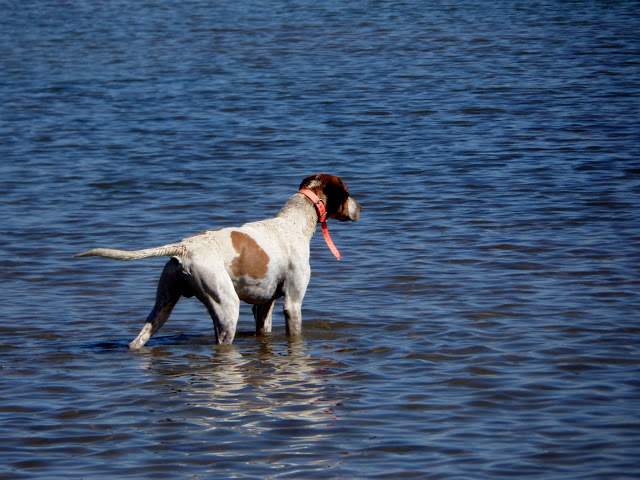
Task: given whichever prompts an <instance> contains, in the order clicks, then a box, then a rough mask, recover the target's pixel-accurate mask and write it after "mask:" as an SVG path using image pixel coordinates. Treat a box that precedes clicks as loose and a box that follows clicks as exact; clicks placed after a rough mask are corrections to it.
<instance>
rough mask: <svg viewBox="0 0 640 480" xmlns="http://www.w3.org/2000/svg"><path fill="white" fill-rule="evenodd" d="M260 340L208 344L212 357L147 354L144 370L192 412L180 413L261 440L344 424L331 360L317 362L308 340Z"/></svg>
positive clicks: (150, 351) (160, 352) (164, 352)
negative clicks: (271, 434) (272, 434)
mask: <svg viewBox="0 0 640 480" xmlns="http://www.w3.org/2000/svg"><path fill="white" fill-rule="evenodd" d="M255 342H256V343H253V344H251V345H248V346H247V348H246V349H245V348H243V347H244V345H241V346H237V345H231V346H210V347H205V346H203V349H206V348H209V350H208V354H205V353H207V352H205V351H203V350H202V349H201V350H200V351H198V353H186V352H185V351H181V352H175V351H173V349H175V346H174V347H173V349H163V348H154V349H148V350H146V351H145V352H142V357H143V358H144V361H143V363H142V364H141V366H142V368H143V369H144V370H145V372H147V374H149V375H153V376H159V380H160V381H161V382H162V383H163V384H165V385H166V384H167V382H168V386H169V387H170V389H171V391H173V392H175V393H177V394H178V395H179V396H180V398H181V400H182V401H183V402H184V404H185V407H186V408H185V410H184V411H182V412H180V411H178V412H176V414H177V415H185V416H188V417H189V419H190V421H191V422H194V421H195V422H196V423H198V424H199V425H201V426H203V427H206V428H220V427H221V426H225V427H228V428H232V429H234V430H236V431H238V432H240V433H245V434H259V433H261V432H263V431H265V430H269V431H273V430H274V429H285V430H286V429H289V430H292V431H297V430H298V429H308V428H309V427H320V426H329V425H331V424H332V423H333V422H335V421H337V420H339V416H338V414H337V412H336V409H337V406H339V405H340V404H341V403H342V400H341V398H340V394H339V391H338V389H337V388H336V386H335V385H333V384H332V382H331V376H332V374H331V372H332V371H333V368H332V367H334V365H333V363H335V362H334V361H333V360H331V359H328V358H323V357H320V358H317V357H313V356H311V355H310V354H309V349H308V348H307V344H306V342H304V341H299V342H286V341H285V340H284V339H282V338H277V339H273V338H272V337H265V338H262V339H256V341H255ZM245 343H246V342H245ZM192 346H193V345H191V347H192ZM172 352H173V353H172ZM194 409H196V410H197V412H194ZM194 413H195V414H194ZM306 435H308V433H306V434H305V436H306ZM316 435H317V432H316V433H314V436H316Z"/></svg>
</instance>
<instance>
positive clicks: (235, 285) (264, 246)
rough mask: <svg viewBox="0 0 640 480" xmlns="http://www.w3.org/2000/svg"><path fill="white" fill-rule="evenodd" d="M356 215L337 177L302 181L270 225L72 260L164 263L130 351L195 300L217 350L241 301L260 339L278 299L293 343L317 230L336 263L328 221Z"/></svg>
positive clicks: (229, 336)
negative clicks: (210, 328)
mask: <svg viewBox="0 0 640 480" xmlns="http://www.w3.org/2000/svg"><path fill="white" fill-rule="evenodd" d="M361 209H362V207H361V205H360V204H359V203H358V202H356V201H355V200H354V199H353V198H351V196H350V195H349V189H348V188H347V186H346V185H345V183H344V182H343V181H342V180H341V179H340V178H338V177H336V176H333V175H327V174H317V175H312V176H309V177H307V178H305V179H304V180H303V181H302V183H301V184H300V188H299V190H298V192H297V193H295V194H294V195H293V196H292V197H291V198H290V199H289V201H288V202H287V203H286V204H285V205H284V207H282V209H281V210H280V212H279V213H278V214H277V215H276V216H275V217H273V218H269V219H266V220H261V221H258V222H252V223H246V224H245V225H243V226H241V227H230V228H222V229H219V230H208V231H205V232H202V233H200V234H197V235H194V236H191V237H187V238H185V239H183V240H182V241H180V242H178V243H170V244H167V245H163V246H160V247H155V248H149V249H144V250H134V251H126V250H114V249H108V248H95V249H92V250H89V251H86V252H83V253H79V254H77V255H76V257H92V256H97V257H106V258H113V259H116V260H137V259H141V258H148V257H164V256H167V257H170V260H169V261H168V262H167V264H166V265H165V267H164V269H163V271H162V274H161V276H160V281H159V282H158V289H157V292H156V301H155V305H154V307H153V309H152V310H151V313H150V314H149V316H148V317H147V319H146V322H145V324H144V326H143V327H142V330H141V331H140V333H139V334H138V336H137V337H136V338H135V339H134V340H133V341H132V342H131V343H130V344H129V348H130V349H139V348H141V347H142V346H144V345H145V343H147V341H148V340H149V338H151V336H152V335H153V334H155V333H156V332H157V331H158V330H159V329H160V328H161V327H162V325H164V323H165V322H166V321H167V319H168V318H169V315H170V314H171V311H172V310H173V307H174V306H175V305H176V303H177V302H178V300H179V299H180V297H183V296H184V297H188V298H189V297H193V296H195V297H196V298H197V299H198V300H200V301H201V302H202V303H203V304H204V305H205V307H206V308H207V311H208V312H209V315H211V318H212V320H213V325H214V329H215V334H216V343H218V344H231V343H232V342H233V339H234V336H235V333H236V325H237V323H238V316H239V307H240V301H243V302H246V303H248V304H251V305H253V307H252V311H253V316H254V319H255V324H256V333H257V334H259V335H260V334H266V333H269V332H271V314H272V311H273V305H274V303H275V301H276V299H278V298H280V297H284V317H285V322H286V332H287V335H289V336H291V337H294V336H297V335H300V333H301V332H302V299H303V297H304V294H305V292H306V290H307V285H308V284H309V279H310V277H311V267H310V265H309V253H310V248H309V246H310V242H311V237H312V236H313V234H314V232H315V231H316V227H317V225H318V223H321V225H322V232H323V234H324V237H325V240H326V242H327V245H328V246H329V247H330V248H331V250H332V252H333V253H334V255H336V257H337V258H338V259H339V258H340V253H339V252H338V250H337V249H336V248H335V246H334V245H333V242H332V241H331V237H330V236H329V231H328V227H327V223H326V222H327V218H333V219H336V220H340V221H353V222H355V221H357V220H358V218H359V217H360V211H361Z"/></svg>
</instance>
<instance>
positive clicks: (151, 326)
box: [129, 258, 190, 350]
mask: <svg viewBox="0 0 640 480" xmlns="http://www.w3.org/2000/svg"><path fill="white" fill-rule="evenodd" d="M184 275H185V274H184V271H183V269H182V265H181V264H180V261H179V260H178V259H177V258H172V259H171V260H169V262H167V264H166V265H165V267H164V270H163V271H162V275H160V281H159V282H158V289H157V291H156V303H155V305H154V306H153V310H151V313H150V314H149V316H148V317H147V321H146V322H145V324H144V326H143V327H142V330H140V333H139V334H138V336H137V337H136V338H135V340H133V341H132V342H131V343H130V344H129V348H130V349H133V350H136V349H138V348H141V347H142V346H143V345H144V344H145V343H147V341H148V340H149V338H151V336H152V335H153V334H154V333H156V332H157V331H158V330H160V328H161V327H162V325H164V322H166V321H167V319H168V318H169V315H171V311H172V310H173V307H174V306H175V305H176V303H178V300H180V296H181V295H182V294H183V293H184V294H187V292H185V288H186V287H187V285H186V282H185V279H184ZM187 296H190V295H187Z"/></svg>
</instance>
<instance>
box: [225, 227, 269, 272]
mask: <svg viewBox="0 0 640 480" xmlns="http://www.w3.org/2000/svg"><path fill="white" fill-rule="evenodd" d="M231 243H232V244H233V248H235V250H236V252H238V256H237V257H236V258H234V259H233V262H231V272H233V274H234V275H235V276H236V277H240V276H242V275H247V276H249V277H251V278H255V279H256V280H259V279H261V278H264V277H266V276H267V271H268V268H269V260H270V259H269V255H267V253H266V252H265V251H264V250H263V249H262V248H260V245H258V244H257V243H256V241H255V240H254V239H253V238H251V237H250V236H249V235H247V234H246V233H242V232H237V231H233V232H231Z"/></svg>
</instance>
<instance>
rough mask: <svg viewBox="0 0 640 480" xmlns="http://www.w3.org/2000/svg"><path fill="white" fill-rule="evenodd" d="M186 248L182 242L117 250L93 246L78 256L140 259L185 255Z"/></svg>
mask: <svg viewBox="0 0 640 480" xmlns="http://www.w3.org/2000/svg"><path fill="white" fill-rule="evenodd" d="M185 251H186V248H185V246H184V245H183V244H182V243H170V244H168V245H163V246H161V247H155V248H146V249H144V250H115V249H113V248H93V249H91V250H87V251H86V252H82V253H78V254H77V255H75V256H76V257H105V258H113V259H115V260H139V259H141V258H149V257H183V256H184V254H185Z"/></svg>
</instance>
